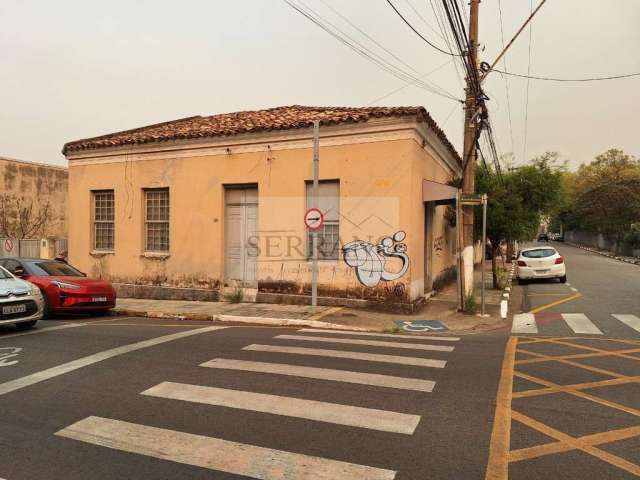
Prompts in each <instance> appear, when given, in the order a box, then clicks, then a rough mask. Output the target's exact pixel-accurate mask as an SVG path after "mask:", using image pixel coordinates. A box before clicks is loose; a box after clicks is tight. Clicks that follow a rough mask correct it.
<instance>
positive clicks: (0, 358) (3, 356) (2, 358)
mask: <svg viewBox="0 0 640 480" xmlns="http://www.w3.org/2000/svg"><path fill="white" fill-rule="evenodd" d="M21 351H22V349H21V348H18V347H2V348H0V368H2V367H10V366H12V365H16V364H17V363H18V360H9V359H10V358H14V357H17V356H18V355H19V354H20V352H21Z"/></svg>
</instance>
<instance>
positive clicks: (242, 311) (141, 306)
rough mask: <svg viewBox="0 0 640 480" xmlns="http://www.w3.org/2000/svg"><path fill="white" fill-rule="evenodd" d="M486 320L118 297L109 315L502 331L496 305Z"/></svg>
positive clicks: (429, 309) (432, 308) (442, 313)
mask: <svg viewBox="0 0 640 480" xmlns="http://www.w3.org/2000/svg"><path fill="white" fill-rule="evenodd" d="M488 312H489V313H490V314H491V316H490V317H479V316H475V315H464V314H461V313H458V312H456V311H455V304H454V303H450V302H446V301H438V302H428V303H427V305H425V307H424V308H423V309H422V311H421V312H419V313H414V314H411V315H403V314H390V313H383V312H372V311H368V310H358V309H351V308H342V307H317V308H316V310H315V312H314V311H312V309H311V307H310V306H300V305H282V304H265V303H228V302H196V301H181V300H143V299H135V298H118V300H117V305H116V308H115V310H114V313H116V314H118V315H130V316H138V317H149V318H177V319H181V320H205V321H222V322H240V323H252V324H262V325H277V326H306V327H313V328H332V329H344V330H360V331H374V332H399V329H398V325H397V324H396V321H398V320H402V321H411V320H439V321H441V322H442V323H443V324H444V325H445V326H446V327H447V328H448V329H449V330H450V331H452V332H457V333H463V332H476V331H484V330H488V329H496V328H501V326H502V322H501V321H500V319H499V312H498V309H497V307H496V306H494V305H490V306H488Z"/></svg>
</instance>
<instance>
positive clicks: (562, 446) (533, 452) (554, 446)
mask: <svg viewBox="0 0 640 480" xmlns="http://www.w3.org/2000/svg"><path fill="white" fill-rule="evenodd" d="M638 435H640V427H628V428H621V429H619V430H610V431H608V432H604V433H594V434H592V435H585V436H583V437H578V438H576V440H578V441H580V442H582V443H584V444H586V445H600V444H602V443H610V442H617V441H620V440H626V439H628V438H633V437H637V436H638ZM570 450H574V448H573V447H572V446H571V445H569V444H566V443H563V442H551V443H545V444H544V445H536V446H535V447H528V448H521V449H518V450H511V452H510V453H509V462H519V461H521V460H530V459H532V458H537V457H542V456H543V455H551V454H553V453H563V452H568V451H570Z"/></svg>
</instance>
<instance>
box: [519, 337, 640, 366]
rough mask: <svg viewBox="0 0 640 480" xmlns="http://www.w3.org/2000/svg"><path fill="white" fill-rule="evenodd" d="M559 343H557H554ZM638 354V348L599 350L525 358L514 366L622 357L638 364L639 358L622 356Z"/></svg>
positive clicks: (639, 350) (639, 349)
mask: <svg viewBox="0 0 640 480" xmlns="http://www.w3.org/2000/svg"><path fill="white" fill-rule="evenodd" d="M554 343H559V342H554ZM518 352H521V353H525V352H523V351H522V350H518ZM637 352H640V348H632V349H629V350H609V351H607V350H600V351H598V352H595V353H574V354H572V355H558V356H550V357H549V358H548V359H547V358H527V359H525V360H516V365H528V364H530V363H544V362H555V361H556V360H578V359H581V358H597V357H608V356H615V357H623V358H628V359H630V360H637V361H638V362H640V357H634V356H632V355H623V354H626V353H637Z"/></svg>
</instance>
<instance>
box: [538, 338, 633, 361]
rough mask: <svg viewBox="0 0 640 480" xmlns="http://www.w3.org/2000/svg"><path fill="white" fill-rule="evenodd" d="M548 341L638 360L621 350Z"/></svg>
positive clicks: (561, 341)
mask: <svg viewBox="0 0 640 480" xmlns="http://www.w3.org/2000/svg"><path fill="white" fill-rule="evenodd" d="M549 343H554V344H556V345H566V346H569V347H574V348H578V349H581V350H587V351H589V352H597V353H605V352H608V354H609V355H612V356H614V357H622V358H627V359H630V360H640V358H638V357H634V356H633V355H625V354H624V353H623V351H622V350H603V349H601V348H595V347H588V346H586V345H580V344H579V343H572V342H567V341H563V340H550V341H549Z"/></svg>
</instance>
